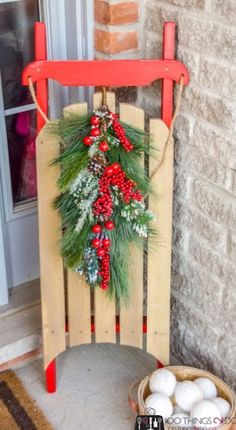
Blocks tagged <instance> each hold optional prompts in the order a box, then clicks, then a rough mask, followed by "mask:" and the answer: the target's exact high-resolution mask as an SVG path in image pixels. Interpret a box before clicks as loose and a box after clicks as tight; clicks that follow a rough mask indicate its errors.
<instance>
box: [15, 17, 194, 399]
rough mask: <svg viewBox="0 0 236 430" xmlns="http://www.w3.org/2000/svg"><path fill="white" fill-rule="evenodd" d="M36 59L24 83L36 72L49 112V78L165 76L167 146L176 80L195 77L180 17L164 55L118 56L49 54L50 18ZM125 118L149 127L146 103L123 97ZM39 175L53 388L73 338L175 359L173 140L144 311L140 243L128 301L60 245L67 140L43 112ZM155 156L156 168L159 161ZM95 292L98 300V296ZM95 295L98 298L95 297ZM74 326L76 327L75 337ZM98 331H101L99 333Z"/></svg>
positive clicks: (69, 81) (88, 80)
mask: <svg viewBox="0 0 236 430" xmlns="http://www.w3.org/2000/svg"><path fill="white" fill-rule="evenodd" d="M35 35H36V45H35V46H36V61H35V62H33V63H31V64H30V65H28V66H27V67H26V69H25V70H24V72H23V85H28V81H29V77H30V78H31V80H32V82H33V83H36V89H37V99H38V102H39V105H40V106H41V108H42V110H43V111H44V113H45V114H46V115H47V112H48V90H47V80H48V79H55V80H57V81H58V82H60V83H61V84H62V85H67V86H68V85H74V86H86V85H90V86H101V85H106V86H111V87H114V86H131V85H132V86H134V85H135V86H138V85H149V84H150V83H151V82H153V81H154V80H156V79H163V85H162V106H161V108H162V120H160V119H151V120H150V132H151V134H152V138H153V141H154V144H155V146H156V147H157V148H158V150H159V151H160V156H161V152H162V151H163V150H164V147H165V143H166V140H167V138H168V135H169V126H170V124H171V119H172V114H173V84H174V81H176V82H179V81H180V78H181V76H183V81H184V84H188V71H187V69H186V68H185V66H184V65H183V64H181V63H180V62H179V61H175V60H174V59H173V58H174V48H175V44H174V38H175V24H174V23H166V24H165V26H164V39H163V60H124V61H123V60H115V61H86V62H85V61H60V62H57V61H47V59H46V34H45V26H44V24H42V23H36V32H35ZM101 100H102V95H101V93H96V94H95V95H94V107H95V108H97V107H99V106H100V105H101ZM108 105H109V107H110V109H111V110H112V111H115V94H114V93H108ZM71 110H74V111H77V112H80V113H86V111H87V104H86V103H80V104H77V105H72V106H69V107H67V108H65V110H64V115H67V114H68V112H69V111H71ZM119 113H120V118H121V119H122V120H123V121H125V122H127V123H129V124H131V125H134V126H136V127H139V128H140V129H144V111H143V110H142V109H139V108H136V107H134V106H131V105H128V104H125V103H121V104H120V105H119ZM37 120H38V132H39V134H38V137H37V144H36V147H37V149H36V151H37V177H38V212H39V239H40V272H41V298H42V320H43V344H44V367H45V370H46V386H47V390H48V392H50V393H52V392H54V391H55V390H56V361H55V359H56V357H57V356H58V355H59V354H60V353H61V352H63V351H65V349H66V348H67V346H76V345H80V344H85V343H90V342H92V341H93V340H94V341H95V342H112V343H114V342H117V341H118V342H119V343H120V344H122V345H131V346H134V347H139V348H143V347H144V335H145V337H146V339H145V344H146V350H147V352H149V353H151V354H153V355H154V356H155V357H156V358H157V360H158V366H161V365H167V364H168V362H169V332H170V327H169V319H170V271H171V232H172V195H173V150H174V148H173V144H169V145H168V146H167V149H166V152H165V158H164V162H163V163H162V165H161V168H160V169H159V171H158V173H157V174H156V175H155V177H154V186H155V189H156V191H157V192H158V194H159V195H160V198H159V200H158V201H157V200H154V199H153V198H150V201H149V205H150V208H151V210H152V211H153V212H154V213H155V214H156V217H157V226H158V230H159V231H160V235H161V242H162V245H161V246H158V247H157V249H156V250H155V252H151V253H149V255H148V263H147V306H146V312H145V315H144V311H143V308H144V307H143V298H144V284H143V267H144V264H143V253H142V252H141V251H138V250H136V249H132V250H131V252H132V264H131V268H130V284H131V286H132V291H131V294H132V301H131V304H130V306H129V307H128V308H125V307H121V309H120V311H119V313H117V311H116V304H115V303H114V302H111V301H110V300H109V299H108V298H107V297H106V294H105V293H104V292H103V291H102V290H101V289H96V290H95V292H94V297H93V298H92V297H91V295H92V293H91V290H90V288H89V287H88V286H87V285H86V283H85V281H84V280H83V278H82V277H80V275H78V274H76V273H73V272H70V271H68V272H67V273H66V274H65V273H64V267H63V261H62V258H61V257H60V255H59V253H58V240H59V239H60V237H61V234H62V232H61V224H60V218H59V216H58V214H57V212H56V211H54V210H53V209H52V201H53V200H54V198H55V197H56V196H57V194H58V190H57V188H56V181H57V178H58V174H59V171H58V168H57V167H50V166H49V164H50V161H51V160H52V159H53V158H55V157H56V156H57V155H58V154H59V150H60V148H59V146H60V145H59V141H58V139H57V137H55V136H52V135H51V134H50V133H49V132H48V130H47V126H45V127H44V125H45V121H44V119H43V118H42V117H41V115H40V114H39V113H38V117H37ZM155 163H158V161H154V160H152V161H151V165H150V170H152V169H153V168H155ZM91 299H92V300H91ZM92 302H94V306H93V305H92ZM66 333H68V341H67V336H66ZM93 338H94V339H93Z"/></svg>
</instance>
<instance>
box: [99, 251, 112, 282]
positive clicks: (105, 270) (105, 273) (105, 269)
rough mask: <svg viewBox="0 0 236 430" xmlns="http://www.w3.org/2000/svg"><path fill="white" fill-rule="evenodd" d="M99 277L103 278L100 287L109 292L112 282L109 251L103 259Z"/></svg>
mask: <svg viewBox="0 0 236 430" xmlns="http://www.w3.org/2000/svg"><path fill="white" fill-rule="evenodd" d="M99 276H100V277H101V278H102V281H101V284H100V287H101V288H102V290H107V289H108V288H109V280H110V255H109V252H108V251H107V252H106V253H105V255H104V257H103V258H102V259H101V265H100V272H99Z"/></svg>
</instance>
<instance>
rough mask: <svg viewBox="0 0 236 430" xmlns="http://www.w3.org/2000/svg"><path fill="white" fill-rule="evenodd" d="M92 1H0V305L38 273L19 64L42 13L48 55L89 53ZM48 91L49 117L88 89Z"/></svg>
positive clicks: (29, 114)
mask: <svg viewBox="0 0 236 430" xmlns="http://www.w3.org/2000/svg"><path fill="white" fill-rule="evenodd" d="M92 3H93V0H70V8H68V0H44V1H43V0H41V1H40V0H7V1H5V0H0V72H1V75H0V304H4V303H6V302H7V299H8V294H7V293H8V289H9V288H11V287H15V286H17V285H20V284H23V283H25V282H27V281H30V280H33V279H36V278H38V277H39V252H38V224H37V184H36V167H35V137H36V111H35V105H34V104H33V102H32V100H31V98H30V95H29V92H28V90H27V88H24V87H22V86H21V73H22V69H23V68H24V66H25V65H26V64H28V63H29V62H30V61H33V60H34V34H33V27H34V22H35V21H38V20H39V19H40V18H42V16H43V19H44V20H45V22H46V26H47V35H48V57H49V58H51V59H66V58H72V57H73V58H74V59H79V58H84V59H85V58H89V57H91V53H92V37H91V34H92V24H91V23H92V21H91V16H93V15H92ZM72 11H73V13H72ZM78 30H79V31H78ZM49 92H50V113H51V116H52V117H56V116H58V115H59V114H60V111H61V109H62V107H63V106H64V105H66V104H68V102H70V100H71V98H72V97H74V95H75V94H76V96H77V97H78V98H77V99H78V100H79V99H81V97H83V98H84V97H87V96H88V94H89V93H85V92H81V91H80V90H76V91H71V90H70V91H69V90H68V89H62V88H60V87H59V86H58V85H56V84H50V91H49ZM73 101H74V100H73Z"/></svg>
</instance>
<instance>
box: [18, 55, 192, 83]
mask: <svg viewBox="0 0 236 430" xmlns="http://www.w3.org/2000/svg"><path fill="white" fill-rule="evenodd" d="M181 74H183V75H184V77H185V84H187V83H188V71H187V69H186V67H185V66H184V65H183V64H182V63H180V62H179V61H175V60H172V61H168V60H167V61H163V60H113V61H106V60H104V61H103V60H101V61H35V62H33V63H31V64H29V65H28V66H27V67H26V68H25V69H24V72H23V78H22V83H23V85H27V84H28V76H30V77H31V79H32V80H33V82H36V81H38V80H39V79H54V80H56V81H58V82H60V84H62V85H67V86H73V85H74V86H77V85H80V86H91V85H92V86H141V85H149V84H150V83H151V82H153V81H154V80H156V79H162V78H168V79H170V80H174V81H179V79H180V76H181Z"/></svg>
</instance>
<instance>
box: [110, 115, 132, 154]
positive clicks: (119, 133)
mask: <svg viewBox="0 0 236 430" xmlns="http://www.w3.org/2000/svg"><path fill="white" fill-rule="evenodd" d="M112 126H113V130H114V132H115V134H116V137H117V138H118V139H119V141H120V143H121V145H122V146H123V148H124V150H125V151H126V152H130V151H132V149H134V147H133V145H132V143H131V142H130V141H129V139H128V138H127V137H126V135H125V130H124V128H123V127H122V125H121V124H120V122H119V120H118V118H117V115H113V124H112Z"/></svg>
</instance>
